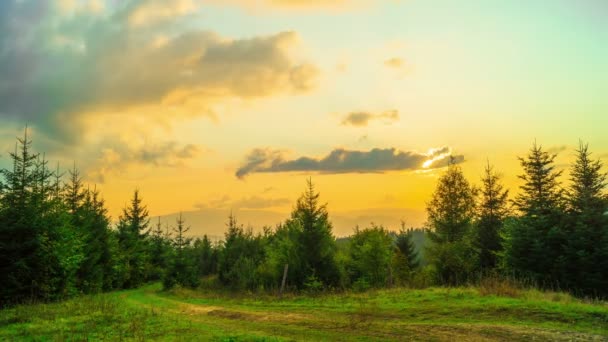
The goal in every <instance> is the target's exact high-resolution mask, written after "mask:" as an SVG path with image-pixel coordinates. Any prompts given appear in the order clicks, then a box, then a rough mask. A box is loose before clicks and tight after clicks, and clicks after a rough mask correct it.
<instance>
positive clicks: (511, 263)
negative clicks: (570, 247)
mask: <svg viewBox="0 0 608 342" xmlns="http://www.w3.org/2000/svg"><path fill="white" fill-rule="evenodd" d="M555 157H556V155H552V154H549V153H548V152H546V151H543V149H542V147H541V146H539V145H537V144H536V143H534V145H533V146H532V148H531V149H530V152H529V153H528V156H527V157H526V158H519V160H520V163H521V166H522V168H523V169H524V173H523V174H522V175H520V176H519V178H520V179H521V180H522V181H523V185H522V186H521V187H520V190H521V191H520V193H519V195H518V196H517V197H516V199H515V201H514V204H515V206H516V208H517V209H518V210H519V212H520V214H521V216H520V217H519V218H517V219H516V220H514V221H513V222H512V223H511V224H509V228H508V231H507V232H506V233H507V239H508V241H505V263H506V266H507V268H508V270H509V271H511V272H513V273H515V274H516V275H520V276H523V277H525V278H528V279H531V280H534V281H536V282H538V284H539V285H547V286H549V285H551V286H552V285H555V283H556V281H557V280H558V279H559V275H560V273H561V268H562V267H564V263H565V260H564V251H563V246H564V245H565V240H566V235H565V231H564V228H563V224H564V221H563V220H564V200H563V191H562V189H561V188H560V183H559V180H558V178H559V176H560V175H561V173H562V172H561V171H557V170H556V169H555V165H554V160H555Z"/></svg>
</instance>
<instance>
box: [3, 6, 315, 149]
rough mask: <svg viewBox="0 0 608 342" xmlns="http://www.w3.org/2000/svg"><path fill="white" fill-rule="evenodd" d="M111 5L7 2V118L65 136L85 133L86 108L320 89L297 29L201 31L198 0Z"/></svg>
mask: <svg viewBox="0 0 608 342" xmlns="http://www.w3.org/2000/svg"><path fill="white" fill-rule="evenodd" d="M103 4H104V3H103V2H99V1H88V2H87V1H82V2H75V1H57V2H51V1H43V2H40V1H33V0H21V1H18V0H6V1H2V2H0V74H1V75H3V77H2V79H0V119H2V120H12V121H18V122H19V123H24V122H28V123H30V124H31V125H33V126H36V127H37V128H38V129H39V131H42V132H44V133H46V134H47V135H49V136H51V137H53V138H55V139H57V140H61V139H67V138H70V137H74V136H77V135H78V133H80V131H81V126H79V123H80V116H81V115H83V114H86V113H92V112H100V111H104V110H105V111H117V110H123V109H128V108H133V107H137V106H143V105H165V106H176V105H184V104H190V105H192V104H194V105H196V106H197V107H198V110H191V111H189V112H192V113H208V112H209V107H210V106H211V105H212V104H214V103H217V102H218V101H221V100H222V99H230V98H256V97H266V96H271V95H274V94H277V93H299V92H305V91H308V90H309V89H311V88H312V87H314V85H315V80H316V77H317V74H318V69H317V68H316V67H315V66H314V65H312V64H311V63H308V62H306V61H305V60H300V59H297V58H296V57H294V56H292V55H291V53H290V51H291V47H293V46H294V45H295V44H297V41H298V35H297V34H296V33H295V32H279V33H276V34H272V35H268V36H259V37H252V38H247V39H231V38H228V37H223V36H220V35H218V34H217V33H214V32H212V31H205V30H196V29H192V28H189V26H187V25H184V24H185V23H187V20H186V19H188V18H189V17H191V18H194V17H196V15H197V13H199V10H200V9H199V6H200V4H201V2H200V1H195V0H178V1H169V0H154V1H152V0H130V1H121V2H114V3H113V5H111V4H112V3H106V4H108V6H112V7H108V8H106V7H104V5H103ZM192 115H197V114H192ZM70 127H71V129H70Z"/></svg>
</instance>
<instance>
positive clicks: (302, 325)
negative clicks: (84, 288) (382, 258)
mask: <svg viewBox="0 0 608 342" xmlns="http://www.w3.org/2000/svg"><path fill="white" fill-rule="evenodd" d="M607 339H608V303H606V302H601V301H584V300H580V299H576V298H574V297H572V296H570V295H568V294H564V293H558V292H541V291H537V290H520V289H512V288H506V290H505V289H504V288H500V287H495V286H481V287H461V288H427V289H406V288H393V289H382V290H370V291H366V292H361V293H357V292H347V293H334V294H317V295H314V294H299V295H295V294H286V295H285V296H283V297H282V298H278V297H277V296H275V295H270V294H255V293H249V294H247V293H238V294H235V293H230V292H225V291H217V290H189V289H182V288H177V289H174V290H172V291H162V287H161V285H160V284H151V285H147V286H144V287H142V288H140V289H136V290H126V291H118V292H112V293H106V294H100V295H89V296H82V297H78V298H74V299H71V300H68V301H64V302H60V303H50V304H29V305H20V306H17V307H14V308H10V309H5V310H2V311H0V340H8V341H13V340H14V341H22V340H25V341H41V340H42V341H47V340H48V341H84V340H88V341H96V340H107V341H146V340H160V341H169V340H171V341H173V340H177V341H194V340H199V341H200V340H208V341H384V340H416V341H454V340H467V341H495V340H508V341H532V340H534V341H545V340H546V341H561V340H563V341H573V340H575V341H576V340H581V341H589V340H595V341H603V340H607Z"/></svg>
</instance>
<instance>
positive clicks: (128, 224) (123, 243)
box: [118, 190, 149, 288]
mask: <svg viewBox="0 0 608 342" xmlns="http://www.w3.org/2000/svg"><path fill="white" fill-rule="evenodd" d="M118 221H119V222H118V243H119V246H120V249H121V251H122V262H123V286H124V287H126V288H134V287H138V286H140V285H142V284H143V283H144V282H145V281H146V280H147V277H148V269H149V255H148V248H147V239H148V231H147V229H148V224H149V218H148V209H147V208H146V206H145V205H143V204H142V200H141V198H140V197H139V190H135V192H134V194H133V199H132V200H131V204H130V206H129V207H127V208H125V209H123V212H122V215H121V216H120V217H119V219H118Z"/></svg>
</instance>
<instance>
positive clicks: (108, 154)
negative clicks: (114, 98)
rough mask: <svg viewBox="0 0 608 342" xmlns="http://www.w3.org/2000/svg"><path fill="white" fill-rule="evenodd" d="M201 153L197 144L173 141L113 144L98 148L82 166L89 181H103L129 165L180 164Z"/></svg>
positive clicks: (176, 165) (156, 165)
mask: <svg viewBox="0 0 608 342" xmlns="http://www.w3.org/2000/svg"><path fill="white" fill-rule="evenodd" d="M104 145H107V144H104ZM201 152H202V148H201V147H200V146H197V145H192V144H188V145H183V146H180V145H179V144H178V143H177V142H174V141H170V142H165V143H162V144H146V145H143V146H138V147H127V146H126V145H125V144H114V145H113V146H112V147H106V148H103V149H102V151H101V152H100V155H99V156H98V157H97V159H96V160H94V161H92V162H91V164H90V165H89V166H88V167H87V168H86V170H85V174H86V176H87V179H89V180H91V181H94V182H97V183H104V182H105V179H106V177H107V176H108V175H109V174H113V173H117V172H122V171H124V170H126V169H128V168H129V167H130V166H137V165H144V166H155V167H181V166H183V165H184V162H186V161H187V160H190V159H193V158H195V157H197V156H198V155H199V154H200V153H201Z"/></svg>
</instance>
